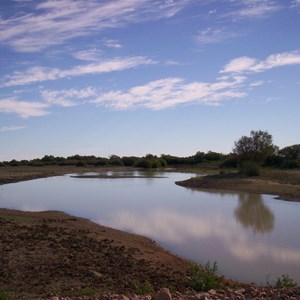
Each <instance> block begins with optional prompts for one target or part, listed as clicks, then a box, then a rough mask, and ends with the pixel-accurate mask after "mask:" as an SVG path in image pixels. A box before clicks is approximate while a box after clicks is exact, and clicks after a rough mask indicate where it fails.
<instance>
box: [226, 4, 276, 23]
mask: <svg viewBox="0 0 300 300" xmlns="http://www.w3.org/2000/svg"><path fill="white" fill-rule="evenodd" d="M232 2H235V4H236V5H237V6H238V8H237V9H234V10H233V11H231V12H230V13H229V14H228V15H229V16H232V17H235V18H247V19H249V18H262V17H266V16H268V15H270V14H273V13H274V12H276V11H278V10H280V9H281V6H280V5H279V4H278V2H277V1H270V0H259V1H258V0H238V1H235V0H234V1H232Z"/></svg>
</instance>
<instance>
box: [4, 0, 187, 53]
mask: <svg viewBox="0 0 300 300" xmlns="http://www.w3.org/2000/svg"><path fill="white" fill-rule="evenodd" d="M191 1H192V0H173V1H170V0H162V1H152V0H131V1H123V0H115V1H99V0H89V1H85V0H77V1H72V0H59V1H52V0H46V1H43V2H37V3H35V5H34V6H33V7H32V4H31V8H32V11H31V12H30V13H27V14H23V15H21V16H20V15H18V16H12V17H10V18H8V19H3V20H1V22H0V43H3V44H5V45H8V46H10V47H12V48H13V49H14V50H15V51H19V52H34V51H41V50H43V49H45V48H47V47H50V46H54V45H59V44H63V43H65V42H66V41H68V40H70V39H73V38H76V37H83V36H88V35H92V34H93V33H99V32H101V31H103V30H105V29H109V28H117V27H121V26H125V25H126V24H130V23H135V22H141V21H145V20H151V19H154V20H155V19H160V18H170V17H172V16H174V15H175V14H177V13H178V12H179V11H180V10H182V9H183V8H184V7H186V6H187V5H188V4H189V3H190V2H191Z"/></svg>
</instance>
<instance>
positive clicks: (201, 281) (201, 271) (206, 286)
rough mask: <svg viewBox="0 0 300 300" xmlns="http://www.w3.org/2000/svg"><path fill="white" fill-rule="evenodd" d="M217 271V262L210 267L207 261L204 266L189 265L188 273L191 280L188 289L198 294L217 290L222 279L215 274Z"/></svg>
mask: <svg viewBox="0 0 300 300" xmlns="http://www.w3.org/2000/svg"><path fill="white" fill-rule="evenodd" d="M217 270H218V265H217V262H214V263H213V265H212V266H211V265H210V262H209V261H208V262H207V264H206V265H205V266H200V265H198V264H196V263H191V265H190V268H189V271H188V273H189V276H190V278H191V283H190V287H191V288H192V289H193V290H195V291H198V292H200V291H209V290H210V289H217V288H219V287H220V283H221V280H222V277H221V276H218V275H217V274H216V272H217Z"/></svg>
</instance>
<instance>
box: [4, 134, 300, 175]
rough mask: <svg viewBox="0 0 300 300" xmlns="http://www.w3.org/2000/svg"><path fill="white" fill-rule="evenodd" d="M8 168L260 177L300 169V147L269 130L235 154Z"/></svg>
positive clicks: (244, 141)
mask: <svg viewBox="0 0 300 300" xmlns="http://www.w3.org/2000/svg"><path fill="white" fill-rule="evenodd" d="M5 166H14V167H16V166H34V167H40V166H77V167H102V166H108V167H122V166H125V167H137V168H144V169H160V168H165V167H167V166H170V167H176V168H184V169H186V170H188V169H189V167H193V168H194V167H197V168H199V170H201V169H204V170H205V171H206V170H212V169H216V170H219V169H220V168H221V169H222V170H223V171H222V173H224V172H226V169H234V170H236V171H237V170H239V171H240V173H241V174H242V175H246V176H257V175H259V174H260V172H261V167H264V168H265V167H269V168H280V169H299V168H300V144H296V145H292V146H289V147H285V148H283V149H279V148H278V147H277V146H275V145H274V144H273V138H272V135H271V134H269V133H268V132H267V131H262V130H258V131H251V132H250V136H242V137H241V138H240V139H238V140H237V141H236V142H235V143H234V148H233V152H232V153H230V154H226V155H225V154H222V153H218V152H214V151H208V152H207V153H204V152H201V151H198V152H197V153H196V154H195V155H191V156H187V157H179V156H173V155H170V154H162V155H161V156H160V157H158V156H156V155H153V154H147V155H145V156H143V157H136V156H123V157H120V156H118V155H111V156H110V157H109V158H106V157H97V156H95V155H84V156H82V155H78V154H76V155H72V156H68V157H66V158H64V157H54V156H53V155H45V156H44V157H43V158H35V159H32V160H21V161H17V160H15V159H13V160H11V161H3V162H0V167H5Z"/></svg>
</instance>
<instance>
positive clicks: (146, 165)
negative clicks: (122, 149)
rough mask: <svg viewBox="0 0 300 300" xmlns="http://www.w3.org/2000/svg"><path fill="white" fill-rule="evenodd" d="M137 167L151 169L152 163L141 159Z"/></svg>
mask: <svg viewBox="0 0 300 300" xmlns="http://www.w3.org/2000/svg"><path fill="white" fill-rule="evenodd" d="M135 166H136V167H138V168H144V169H151V168H152V162H151V161H150V160H149V159H146V158H141V159H139V160H138V161H137V162H136V164H135Z"/></svg>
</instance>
